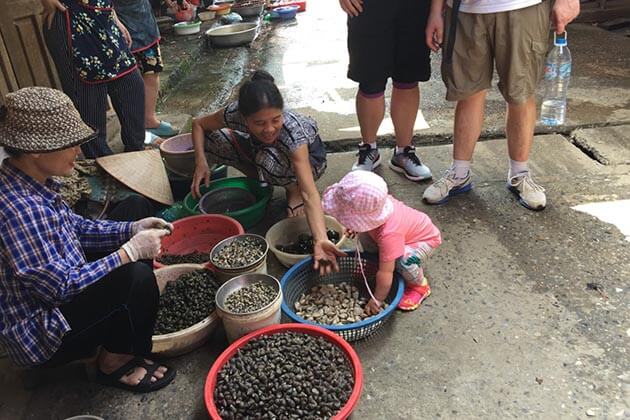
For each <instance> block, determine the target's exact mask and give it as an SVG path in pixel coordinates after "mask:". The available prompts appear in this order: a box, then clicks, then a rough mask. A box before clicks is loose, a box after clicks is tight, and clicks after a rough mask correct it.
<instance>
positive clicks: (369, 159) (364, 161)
mask: <svg viewBox="0 0 630 420" xmlns="http://www.w3.org/2000/svg"><path fill="white" fill-rule="evenodd" d="M357 155H358V156H359V158H358V159H357V161H356V162H355V163H354V165H352V170H353V171H356V170H357V169H360V170H362V171H370V172H372V171H374V169H376V168H377V167H378V165H380V164H381V154H380V153H379V152H378V149H372V146H370V145H369V144H363V145H359V153H357Z"/></svg>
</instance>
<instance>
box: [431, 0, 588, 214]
mask: <svg viewBox="0 0 630 420" xmlns="http://www.w3.org/2000/svg"><path fill="white" fill-rule="evenodd" d="M444 3H445V2H444V0H432V4H431V14H430V16H429V20H428V23H427V28H426V42H427V45H428V46H429V47H430V48H431V49H432V50H433V51H437V50H438V49H439V48H440V47H441V46H442V40H443V39H444V41H445V50H444V54H443V58H442V79H443V80H444V83H445V85H446V88H447V93H446V99H447V100H449V101H457V105H456V108H455V124H454V125H455V127H454V139H453V164H452V165H451V167H450V169H449V170H448V171H447V172H446V174H445V175H444V177H443V178H441V179H439V180H438V181H436V182H435V183H434V184H433V185H431V186H429V187H428V188H427V189H426V190H425V191H424V196H423V198H424V200H425V201H426V202H427V203H429V204H443V203H445V202H447V201H448V199H449V198H450V197H452V196H453V195H456V194H459V193H463V192H466V191H470V189H471V188H472V181H471V174H470V163H471V160H472V157H473V152H474V149H475V144H476V143H477V139H478V138H479V135H480V134H481V127H482V125H483V113H484V107H485V99H486V92H487V90H488V89H489V88H490V87H491V86H492V72H493V67H495V66H496V69H497V73H498V75H499V84H498V87H499V90H500V92H501V94H502V95H503V98H504V99H505V101H506V102H507V122H506V129H505V131H506V134H507V140H508V154H509V158H510V169H509V172H508V181H507V186H508V189H509V190H510V191H512V192H513V193H514V194H515V195H516V196H517V197H518V199H519V202H520V203H521V204H522V205H523V206H525V207H526V208H528V209H530V210H542V209H544V208H545V206H546V204H547V199H546V196H545V190H544V188H542V187H541V186H540V185H538V184H536V183H535V182H534V180H533V179H532V177H531V174H530V172H529V168H528V163H527V161H528V158H529V152H530V149H531V146H532V142H533V139H534V127H535V125H536V101H535V97H534V94H535V92H536V86H537V84H538V82H539V80H540V78H541V76H542V72H543V66H544V58H545V53H546V51H547V40H548V35H549V29H550V17H551V22H552V23H553V24H554V26H555V28H556V32H558V33H562V32H564V28H565V26H566V25H567V24H568V23H569V22H571V21H572V20H573V19H575V17H576V16H577V15H578V14H579V11H580V2H579V0H556V1H555V2H552V0H544V1H541V0H448V1H447V5H445V4H444ZM453 15H454V17H453Z"/></svg>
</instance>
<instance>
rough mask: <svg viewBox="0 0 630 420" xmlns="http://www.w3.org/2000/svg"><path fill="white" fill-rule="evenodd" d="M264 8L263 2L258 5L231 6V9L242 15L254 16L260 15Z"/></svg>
mask: <svg viewBox="0 0 630 420" xmlns="http://www.w3.org/2000/svg"><path fill="white" fill-rule="evenodd" d="M264 8H265V4H264V3H260V4H259V5H254V6H243V7H240V6H232V11H233V12H236V13H238V14H239V15H241V16H243V17H255V16H260V14H261V13H262V11H263V9H264Z"/></svg>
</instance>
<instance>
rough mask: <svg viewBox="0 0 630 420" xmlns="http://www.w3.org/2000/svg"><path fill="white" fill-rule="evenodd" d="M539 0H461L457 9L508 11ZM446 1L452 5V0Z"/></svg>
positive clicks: (468, 11) (481, 11)
mask: <svg viewBox="0 0 630 420" xmlns="http://www.w3.org/2000/svg"><path fill="white" fill-rule="evenodd" d="M541 2H542V0H462V3H461V5H460V7H459V11H460V12H464V13H498V12H508V11H510V10H518V9H524V8H526V7H529V6H533V5H535V4H539V3H541ZM447 3H448V6H449V7H453V0H447Z"/></svg>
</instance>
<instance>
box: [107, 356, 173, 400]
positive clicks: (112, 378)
mask: <svg viewBox="0 0 630 420" xmlns="http://www.w3.org/2000/svg"><path fill="white" fill-rule="evenodd" d="M160 366H164V367H166V368H167V369H168V370H167V371H166V373H165V374H164V376H163V377H162V378H159V379H158V378H156V379H157V380H156V381H155V382H151V378H152V377H153V374H154V373H155V371H156V370H157V369H158V368H159V367H160ZM137 367H143V368H145V369H146V371H147V373H146V374H145V375H144V377H143V378H142V380H141V381H140V382H139V383H138V385H129V384H125V383H122V382H120V379H121V378H122V377H123V376H125V375H127V374H128V373H129V372H131V371H133V370H134V369H135V368H137ZM175 375H176V371H175V369H173V368H171V367H169V366H166V365H165V364H160V363H157V362H155V361H154V362H153V364H149V363H147V362H146V361H145V360H144V358H143V357H139V356H136V357H134V358H133V359H131V360H130V361H128V362H127V363H125V364H124V365H122V366H121V367H119V368H118V369H116V370H115V371H113V372H112V373H110V374H105V373H103V372H101V370H100V369H97V371H96V378H95V381H96V382H97V383H99V384H102V385H108V386H112V387H114V388H120V389H124V390H126V391H132V392H137V393H146V392H153V391H157V390H158V389H162V388H164V387H165V386H166V385H168V384H170V383H171V382H172V381H173V379H175Z"/></svg>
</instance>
